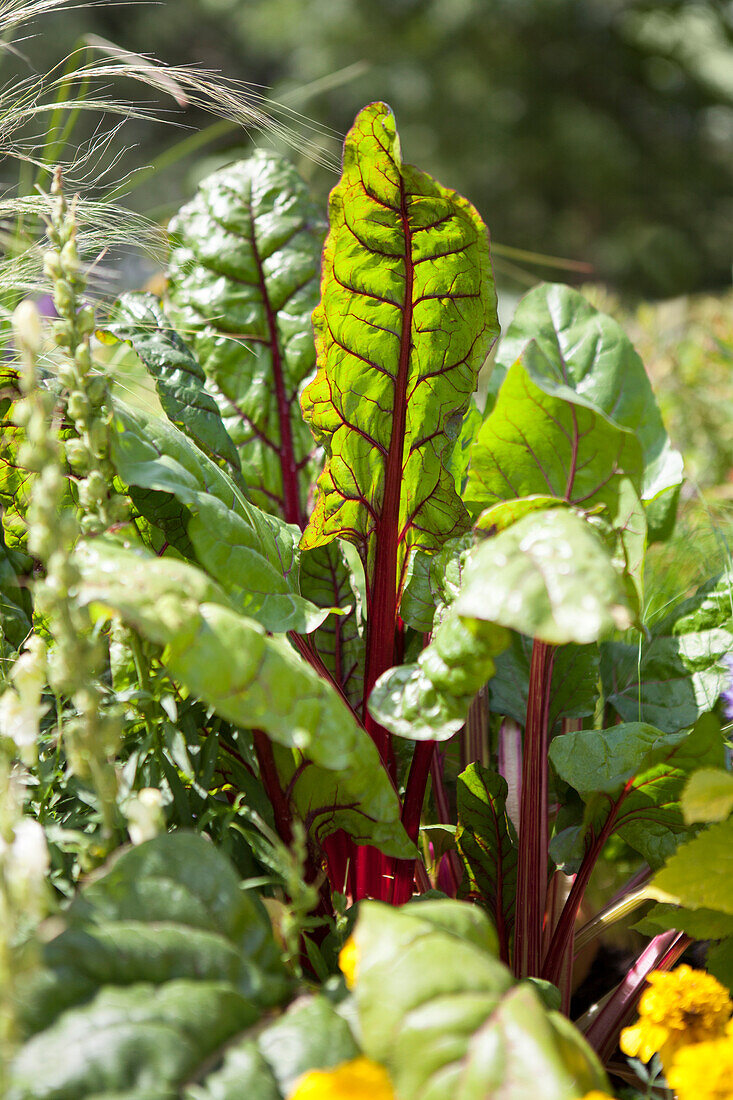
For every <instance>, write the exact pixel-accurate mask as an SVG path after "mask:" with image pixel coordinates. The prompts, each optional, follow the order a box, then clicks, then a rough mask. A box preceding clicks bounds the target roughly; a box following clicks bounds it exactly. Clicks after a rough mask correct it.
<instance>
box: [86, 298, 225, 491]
mask: <svg viewBox="0 0 733 1100" xmlns="http://www.w3.org/2000/svg"><path fill="white" fill-rule="evenodd" d="M97 336H98V337H99V338H100V339H102V340H103V341H104V342H105V343H107V342H110V341H114V340H124V341H125V343H127V344H129V345H130V346H131V347H132V348H133V349H134V351H135V353H136V354H137V356H138V358H139V359H140V360H141V361H142V363H143V364H144V366H145V367H146V369H147V371H148V373H149V374H150V376H151V377H152V379H153V381H154V382H155V388H156V390H157V392H158V397H159V398H160V404H161V406H162V408H163V411H164V412H165V414H166V416H167V417H168V419H169V420H171V421H172V422H173V423H174V424H175V425H176V427H177V428H179V429H180V430H181V431H182V432H184V433H185V434H186V435H187V436H188V437H189V438H190V439H192V440H193V441H194V443H196V445H197V446H198V447H200V448H201V450H202V451H203V452H204V453H205V454H207V455H208V456H209V458H210V459H212V460H213V461H214V462H216V464H217V465H218V466H222V467H223V468H224V469H225V470H226V471H227V473H228V474H229V475H230V476H231V477H233V478H234V480H235V481H239V480H240V479H241V467H240V463H239V456H238V455H237V450H236V448H235V446H234V444H233V443H232V441H231V439H230V438H229V436H228V435H227V431H226V428H225V427H224V425H223V423H222V419H221V415H220V413H219V409H218V407H217V405H216V402H215V401H214V399H213V397H212V396H211V394H209V393H207V391H206V389H205V381H206V377H205V375H204V372H203V370H202V369H201V366H200V365H199V362H198V360H197V359H196V357H195V356H194V355H193V354H192V353H191V351H190V350H189V348H188V347H187V346H186V344H185V343H184V342H183V340H182V339H181V337H180V336H179V335H178V333H177V332H176V331H175V329H173V328H172V327H171V323H170V321H169V320H168V318H167V316H166V314H165V313H164V311H163V308H162V306H161V304H160V302H159V300H158V299H157V298H156V297H155V295H153V294H123V295H122V297H121V298H120V299H119V301H118V302H117V304H116V307H115V312H114V317H113V320H112V322H111V323H110V324H108V325H107V326H106V328H105V329H104V330H102V331H100V332H98V333H97Z"/></svg>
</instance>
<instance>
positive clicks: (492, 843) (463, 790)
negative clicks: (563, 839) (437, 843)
mask: <svg viewBox="0 0 733 1100" xmlns="http://www.w3.org/2000/svg"><path fill="white" fill-rule="evenodd" d="M456 798H457V802H458V828H457V831H456V845H457V847H458V851H459V852H460V854H461V857H462V859H463V863H464V865H465V868H466V872H467V876H468V888H469V890H470V892H471V893H473V894H477V895H478V897H479V899H480V900H481V902H482V904H483V905H485V906H486V908H487V909H488V910H489V912H490V913H491V915H492V918H493V921H494V925H495V927H496V931H497V935H498V937H499V944H500V945H501V948H502V958H504V959H505V960H508V947H509V941H510V938H511V935H512V929H513V926H514V903H515V894H516V887H517V836H516V833H515V830H514V826H513V825H512V823H511V821H510V819H509V817H508V815H507V812H506V798H507V785H506V782H505V780H504V779H502V777H501V776H500V775H498V774H497V773H496V772H494V771H491V769H490V768H484V767H483V766H482V765H481V764H479V763H474V764H469V766H468V767H467V768H466V770H465V771H463V772H461V774H460V775H459V776H458V786H457V790H456Z"/></svg>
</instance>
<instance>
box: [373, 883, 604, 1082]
mask: <svg viewBox="0 0 733 1100" xmlns="http://www.w3.org/2000/svg"><path fill="white" fill-rule="evenodd" d="M354 939H355V941H356V947H357V953H358V971H357V980H356V987H355V993H354V996H355V1000H356V1004H357V1009H358V1021H359V1033H360V1036H361V1041H362V1045H363V1047H364V1050H365V1052H366V1054H367V1055H369V1057H371V1058H374V1059H376V1060H378V1061H381V1062H383V1063H384V1064H385V1065H386V1066H387V1068H388V1069H389V1071H390V1074H391V1076H392V1079H393V1081H394V1084H395V1091H396V1093H397V1095H398V1096H399V1097H400V1100H485V1097H487V1096H497V1097H498V1096H501V1097H502V1100H526V1098H527V1097H528V1096H532V1097H533V1098H536V1100H576V1098H577V1097H578V1096H579V1095H582V1093H584V1092H586V1091H589V1090H590V1089H593V1088H598V1089H603V1088H607V1087H608V1086H607V1081H606V1077H605V1074H604V1072H603V1070H602V1068H601V1066H600V1064H599V1063H598V1061H597V1059H596V1057H595V1055H594V1054H593V1053H592V1051H591V1050H590V1048H589V1047H587V1046H586V1044H585V1043H584V1042H583V1040H582V1038H581V1037H580V1034H579V1033H578V1032H576V1031H575V1030H574V1029H572V1028H569V1027H566V1026H564V1024H563V1023H561V1017H559V1015H558V1014H557V1013H552V1012H550V1013H548V1012H547V1011H546V1010H545V1009H544V1008H543V1007H542V1005H541V1003H540V1001H539V998H538V997H537V994H536V993H535V992H534V990H533V989H532V988H531V987H530V986H528V985H514V982H513V980H512V978H511V975H510V974H509V971H508V970H507V969H506V968H505V967H504V966H503V965H502V964H501V963H500V962H499V961H498V960H497V959H496V958H495V957H494V955H493V954H492V951H493V950H495V943H496V941H495V937H494V935H493V930H492V929H491V928H490V926H489V923H488V918H486V916H485V915H484V914H483V913H482V912H481V911H480V910H478V909H477V908H476V907H474V906H470V905H467V904H465V903H461V902H455V901H440V902H430V901H425V902H420V903H419V904H416V905H409V906H406V907H403V908H402V909H397V910H395V909H391V908H389V907H387V906H384V905H381V904H379V903H378V902H363V903H362V905H361V906H360V911H359V919H358V921H357V924H356V928H355V931H354Z"/></svg>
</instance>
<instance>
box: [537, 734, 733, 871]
mask: <svg viewBox="0 0 733 1100" xmlns="http://www.w3.org/2000/svg"><path fill="white" fill-rule="evenodd" d="M723 759H724V748H723V738H722V735H721V732H720V725H719V723H718V722H717V720H716V719H715V718H714V717H713V716H712V715H709V714H708V715H705V716H704V717H702V718H701V719H699V720H698V722H697V723H696V724H695V726H694V727H693V729H692V730H682V731H681V732H678V733H664V732H663V731H662V730H658V729H655V728H654V727H653V726H650V725H647V724H645V723H640V722H629V723H625V724H622V725H618V726H613V727H612V728H611V729H607V730H581V731H580V732H579V733H566V734H564V735H563V736H562V737H556V738H555V739H554V741H553V742H552V744H551V745H550V761H551V762H552V765H553V767H554V768H555V771H556V772H557V774H558V775H559V776H560V778H561V779H563V780H564V781H565V782H566V783H569V784H570V786H571V787H574V788H575V790H576V791H578V793H579V794H580V796H581V798H582V800H583V802H584V803H585V806H586V810H585V815H584V820H583V823H582V825H580V826H577V827H572V826H571V828H570V831H569V833H568V835H566V836H564V837H563V835H562V834H560V836H559V837H558V838H556V840H554V841H553V844H552V846H551V852H552V854H553V858H555V859H556V861H557V862H558V863H560V862H564V863H565V864H566V867H567V866H570V865H574V863H575V861H576V860H577V859H578V858H579V857H580V856H582V848H583V846H584V845H585V844H587V843H589V841H590V837H591V836H596V837H597V836H598V835H599V833H600V831H601V829H602V828H603V827H604V826H605V825H606V824H607V823H608V822H609V820H610V821H611V824H612V831H613V832H617V833H618V834H619V835H620V836H621V837H622V839H623V840H625V841H626V843H627V844H629V845H631V847H632V848H634V849H635V850H636V851H637V852H639V853H640V854H641V855H642V856H643V857H644V859H645V860H646V861H647V862H648V863H649V864H650V865H651V866H652V867H659V866H660V864H661V863H663V862H664V860H665V859H666V858H667V857H668V856H669V855H670V854H671V852H673V851H674V849H675V848H676V846H677V845H678V844H679V843H680V841H681V840H683V839H685V837H686V836H687V835H688V833H689V830H688V827H687V826H686V825H685V821H684V818H683V815H682V807H681V805H680V799H681V796H682V790H683V787H684V785H685V783H686V781H687V779H688V777H689V775H690V774H691V773H692V772H693V771H694V770H695V769H696V768H697V767H699V765H700V764H705V765H710V766H715V765H716V764H717V765H720V764H722V763H723ZM568 852H570V857H569V858H567V859H566V858H565V857H564V856H561V853H565V854H567V853H568Z"/></svg>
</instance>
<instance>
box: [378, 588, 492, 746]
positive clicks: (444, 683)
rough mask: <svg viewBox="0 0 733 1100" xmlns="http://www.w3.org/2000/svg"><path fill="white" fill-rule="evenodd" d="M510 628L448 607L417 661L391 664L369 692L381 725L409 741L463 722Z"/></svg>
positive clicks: (438, 735) (444, 734) (441, 736)
mask: <svg viewBox="0 0 733 1100" xmlns="http://www.w3.org/2000/svg"><path fill="white" fill-rule="evenodd" d="M508 644H509V633H508V631H506V630H505V629H504V628H503V627H500V626H496V625H495V624H494V623H485V622H481V621H480V620H478V619H473V620H470V619H469V620H465V619H462V618H460V616H459V615H457V614H456V613H455V611H454V610H453V608H451V609H450V610H449V611H448V612H447V613H446V615H445V618H444V619H443V620H442V622H441V623H440V625H439V626H438V627H436V629H435V631H434V633H433V637H432V641H431V642H430V645H428V646H426V647H425V649H424V650H423V651H422V653H421V654H420V656H419V657H418V659H417V662H416V663H415V664H407V665H400V666H398V667H397V668H392V669H389V670H388V671H387V672H385V673H384V674H383V675H382V676H380V678H379V679H378V680H377V682H376V684H375V685H374V689H373V691H372V692H371V694H370V696H369V702H368V707H369V712H370V714H372V716H373V717H374V718H376V720H377V721H378V722H379V724H380V725H381V726H383V727H384V728H385V729H388V730H389V731H390V732H391V733H394V734H396V735H397V736H398V737H406V738H408V739H409V740H412V741H432V740H436V741H445V740H447V739H448V738H449V737H452V736H453V734H454V733H457V731H458V730H459V729H460V728H461V726H462V725H463V723H464V722H465V720H466V715H467V714H468V708H469V707H470V705H471V700H472V699H473V697H474V695H475V694H476V692H477V691H478V690H479V688H482V687H483V686H484V684H485V683H486V681H487V680H488V679H489V678H490V677H491V676H492V675H493V672H494V668H495V667H496V666H495V663H494V662H495V658H496V656H497V655H498V654H499V653H501V652H502V651H503V650H504V649H506V647H507V645H508Z"/></svg>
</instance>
